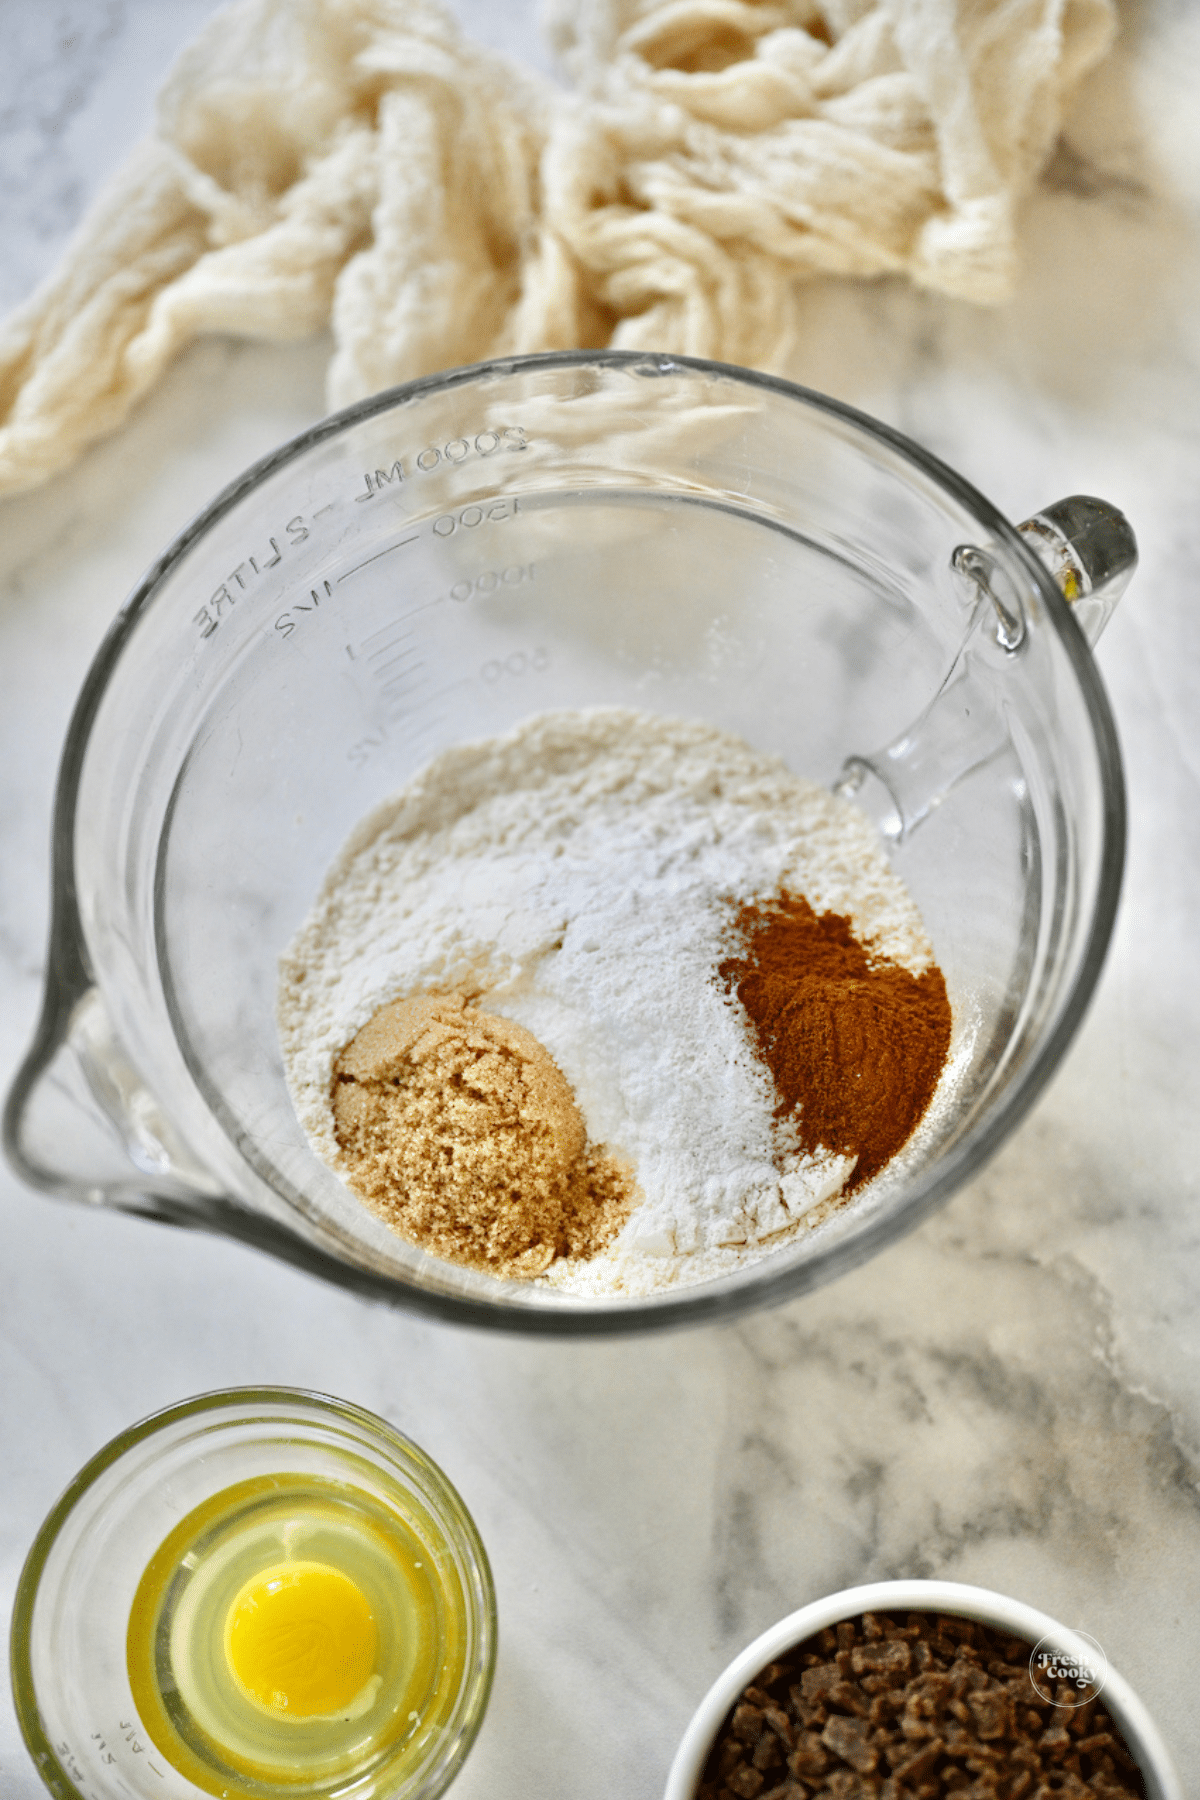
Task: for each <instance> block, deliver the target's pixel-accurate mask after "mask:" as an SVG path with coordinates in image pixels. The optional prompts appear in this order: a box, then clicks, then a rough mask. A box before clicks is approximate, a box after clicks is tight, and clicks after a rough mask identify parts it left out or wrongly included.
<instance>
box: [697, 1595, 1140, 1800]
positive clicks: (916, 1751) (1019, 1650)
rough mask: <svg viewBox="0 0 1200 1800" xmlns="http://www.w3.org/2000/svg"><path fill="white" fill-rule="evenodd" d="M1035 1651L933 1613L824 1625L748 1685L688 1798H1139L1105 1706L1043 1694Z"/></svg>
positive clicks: (1074, 1694) (1067, 1690) (1065, 1690)
mask: <svg viewBox="0 0 1200 1800" xmlns="http://www.w3.org/2000/svg"><path fill="white" fill-rule="evenodd" d="M1032 1650H1033V1645H1032V1644H1028V1643H1026V1642H1025V1641H1024V1639H1022V1638H1018V1637H1014V1636H1013V1635H1012V1634H1011V1633H1010V1632H1006V1631H998V1630H995V1629H994V1628H993V1627H991V1626H989V1625H981V1624H979V1623H977V1622H976V1621H975V1620H972V1619H960V1618H950V1617H943V1616H941V1615H938V1614H933V1613H908V1614H906V1615H904V1616H900V1615H898V1614H890V1613H862V1614H860V1615H859V1616H858V1617H857V1618H854V1619H848V1620H845V1621H843V1623H842V1624H840V1625H837V1626H830V1627H827V1628H826V1629H825V1630H824V1631H819V1632H817V1634H816V1635H815V1636H814V1637H811V1638H807V1639H806V1640H805V1641H804V1642H803V1643H802V1644H799V1645H797V1646H796V1648H795V1649H793V1650H789V1651H788V1652H787V1653H786V1655H784V1656H781V1657H780V1658H779V1660H778V1661H777V1662H773V1663H769V1664H768V1665H767V1667H766V1668H765V1669H761V1670H760V1671H759V1673H758V1674H757V1675H756V1676H755V1678H754V1680H753V1681H752V1682H751V1684H750V1686H749V1687H747V1688H746V1689H745V1690H744V1692H743V1693H742V1695H741V1696H740V1698H739V1699H738V1701H737V1702H736V1704H735V1705H734V1707H733V1709H732V1711H731V1712H730V1714H729V1716H728V1718H727V1719H726V1720H725V1723H724V1724H723V1725H722V1727H721V1729H720V1731H719V1732H718V1733H717V1737H716V1741H715V1743H714V1744H713V1748H712V1751H711V1753H710V1755H709V1757H708V1761H707V1763H706V1764H705V1767H704V1773H703V1775H702V1777H701V1780H700V1785H699V1787H698V1788H697V1790H696V1800H809V1797H810V1796H812V1795H818V1796H821V1797H822V1800H824V1797H825V1796H828V1797H829V1800H942V1796H946V1800H949V1797H950V1796H961V1797H962V1800H984V1797H986V1800H1133V1797H1135V1796H1136V1797H1137V1800H1144V1796H1145V1791H1146V1790H1145V1785H1144V1783H1143V1781H1142V1778H1141V1776H1140V1775H1139V1773H1138V1770H1137V1766H1136V1764H1135V1763H1134V1761H1133V1758H1132V1757H1131V1756H1130V1754H1129V1752H1128V1750H1127V1749H1126V1747H1125V1744H1124V1741H1123V1740H1122V1738H1121V1734H1120V1732H1119V1731H1118V1730H1117V1728H1116V1726H1115V1725H1114V1724H1113V1721H1112V1719H1111V1718H1110V1716H1109V1714H1108V1712H1107V1710H1106V1709H1105V1707H1104V1706H1103V1705H1102V1704H1101V1702H1100V1701H1099V1700H1098V1699H1096V1698H1095V1697H1094V1695H1091V1694H1090V1693H1088V1692H1087V1691H1086V1690H1085V1692H1084V1693H1080V1692H1079V1691H1077V1690H1076V1689H1073V1688H1071V1687H1070V1686H1069V1685H1068V1684H1066V1683H1063V1684H1061V1685H1060V1686H1059V1687H1058V1688H1057V1689H1056V1693H1055V1702H1054V1703H1052V1702H1051V1701H1050V1700H1048V1699H1046V1698H1045V1697H1044V1695H1043V1693H1042V1692H1040V1691H1039V1689H1038V1688H1036V1687H1035V1686H1034V1684H1033V1681H1032V1679H1031V1677H1030V1669H1029V1659H1030V1655H1031V1653H1032ZM1081 1700H1082V1704H1080V1701H1081Z"/></svg>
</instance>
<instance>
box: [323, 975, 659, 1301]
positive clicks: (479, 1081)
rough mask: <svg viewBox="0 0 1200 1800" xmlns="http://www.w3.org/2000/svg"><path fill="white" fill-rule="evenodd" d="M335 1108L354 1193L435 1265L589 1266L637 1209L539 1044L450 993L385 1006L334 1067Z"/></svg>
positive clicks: (629, 1186)
mask: <svg viewBox="0 0 1200 1800" xmlns="http://www.w3.org/2000/svg"><path fill="white" fill-rule="evenodd" d="M332 1101H333V1115H334V1129H335V1131H336V1133H337V1140H338V1144H339V1145H340V1147H341V1150H342V1154H343V1158H344V1161H345V1173H346V1177H347V1179H348V1181H349V1184H350V1186H351V1187H352V1188H353V1189H354V1191H355V1192H356V1193H357V1194H358V1195H359V1197H360V1198H361V1199H362V1200H364V1201H365V1202H366V1204H367V1205H368V1206H369V1207H370V1208H371V1209H372V1211H373V1212H375V1213H377V1214H378V1215H379V1217H380V1218H381V1219H383V1221H384V1222H385V1224H387V1225H390V1226H391V1228H392V1229H393V1230H394V1231H396V1232H397V1233H398V1234H399V1235H400V1236H401V1237H404V1238H407V1239H409V1240H410V1242H412V1243H414V1244H419V1245H420V1246H421V1247H422V1248H423V1249H425V1250H429V1251H430V1252H432V1254H433V1255H435V1256H442V1257H446V1258H448V1259H449V1260H451V1261H453V1262H461V1263H467V1264H470V1265H472V1266H474V1267H477V1268H484V1269H487V1270H488V1271H489V1272H490V1273H491V1274H494V1275H502V1276H506V1277H508V1278H510V1279H511V1278H520V1279H526V1280H528V1279H531V1278H532V1277H534V1276H537V1275H540V1274H542V1273H543V1272H544V1271H545V1270H546V1269H547V1268H548V1267H549V1266H550V1264H551V1263H552V1262H553V1261H554V1260H555V1258H556V1257H576V1258H582V1259H586V1258H588V1257H591V1256H595V1255H596V1253H597V1252H598V1251H600V1250H602V1249H603V1248H604V1247H605V1245H607V1244H608V1243H610V1242H611V1241H612V1239H613V1238H614V1237H615V1236H616V1234H617V1232H618V1231H619V1230H620V1229H621V1226H622V1225H623V1224H624V1223H625V1220H626V1218H627V1217H628V1215H629V1212H630V1209H631V1207H632V1205H633V1201H634V1198H635V1187H634V1182H633V1178H632V1175H631V1174H630V1172H629V1171H628V1170H627V1169H626V1168H625V1167H624V1166H623V1165H622V1164H620V1163H618V1162H617V1161H616V1160H615V1158H613V1157H612V1156H610V1155H609V1154H608V1152H607V1151H605V1150H604V1148H603V1146H596V1145H589V1144H588V1141H587V1132H586V1129H585V1127H584V1123H583V1119H582V1117H581V1115H580V1112H579V1108H578V1106H577V1105H576V1104H575V1096H574V1094H573V1093H572V1091H571V1087H570V1084H569V1083H568V1081H567V1080H566V1078H565V1077H564V1075H563V1074H562V1071H561V1070H560V1069H559V1067H558V1065H557V1063H556V1062H555V1061H554V1059H553V1057H552V1056H551V1055H550V1053H549V1051H548V1050H547V1049H546V1048H545V1046H544V1045H543V1044H540V1043H539V1042H538V1040H537V1038H535V1037H534V1036H533V1034H532V1033H531V1032H528V1031H526V1030H525V1029H524V1028H523V1027H522V1026H520V1025H515V1024H513V1022H512V1021H511V1020H509V1019H502V1018H499V1017H497V1015H496V1014H494V1013H488V1012H483V1011H480V1010H479V1009H478V1008H477V1007H474V1006H471V1005H469V1004H468V1003H467V1002H466V1001H464V1000H463V999H462V998H461V997H459V996H458V995H455V994H423V995H419V996H417V997H416V998H414V999H411V1000H393V1001H391V1002H390V1003H389V1004H388V1005H387V1006H383V1007H380V1009H379V1011H378V1012H377V1013H375V1014H374V1016H373V1017H372V1018H371V1019H369V1020H368V1021H367V1023H366V1024H365V1025H364V1026H363V1028H362V1030H361V1031H360V1032H359V1033H358V1035H357V1037H355V1038H354V1039H352V1041H351V1042H350V1043H349V1044H347V1045H346V1047H345V1049H344V1050H343V1051H342V1053H341V1055H340V1056H339V1057H338V1058H337V1060H336V1061H335V1063H334V1068H333V1092H332Z"/></svg>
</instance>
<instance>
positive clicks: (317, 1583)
mask: <svg viewBox="0 0 1200 1800" xmlns="http://www.w3.org/2000/svg"><path fill="white" fill-rule="evenodd" d="M378 1642H379V1634H378V1631H377V1629H376V1625H375V1618H374V1615H373V1614H372V1612H371V1608H370V1605H369V1604H368V1602H367V1599H366V1596H365V1595H364V1593H363V1591H362V1589H361V1588H360V1587H358V1586H357V1585H356V1583H355V1582H353V1581H351V1580H350V1578H349V1576H348V1575H343V1574H342V1573H341V1571H340V1570H338V1569H333V1568H330V1567H329V1565H328V1564H327V1563H314V1562H290V1563H276V1564H275V1565H273V1566H272V1567H271V1568H268V1569H264V1570H262V1571H261V1573H259V1574H258V1575H255V1576H254V1578H253V1579H252V1580H251V1581H248V1582H247V1583H246V1585H245V1587H244V1588H243V1589H242V1591H241V1593H240V1594H239V1595H238V1597H237V1599H236V1600H235V1601H234V1602H233V1605H232V1606H231V1607H230V1609H229V1613H228V1616H227V1619H226V1625H225V1655H226V1658H227V1659H228V1662H229V1667H230V1670H231V1671H232V1673H233V1675H234V1678H235V1679H236V1680H237V1682H238V1683H239V1685H240V1686H241V1687H242V1688H243V1689H244V1690H245V1692H246V1693H247V1694H248V1695H249V1696H250V1698H251V1699H253V1700H256V1701H257V1702H258V1704H259V1705H260V1706H265V1707H269V1708H270V1710H271V1711H272V1712H277V1713H280V1714H284V1715H286V1716H287V1717H288V1718H293V1719H311V1718H314V1717H316V1716H317V1715H319V1714H330V1713H338V1712H342V1711H344V1710H345V1709H346V1708H347V1707H348V1706H350V1704H351V1703H352V1701H353V1700H354V1699H355V1698H356V1696H357V1695H359V1694H360V1693H361V1692H362V1690H363V1688H364V1687H365V1686H366V1684H367V1682H368V1681H369V1680H370V1678H371V1675H372V1673H373V1671H374V1668H375V1656H376V1651H377V1648H378Z"/></svg>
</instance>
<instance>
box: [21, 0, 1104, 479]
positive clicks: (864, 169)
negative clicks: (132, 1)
mask: <svg viewBox="0 0 1200 1800" xmlns="http://www.w3.org/2000/svg"><path fill="white" fill-rule="evenodd" d="M550 28H551V32H552V36H553V39H554V42H555V45H556V48H557V49H558V51H559V53H560V54H561V56H562V59H563V63H564V66H565V68H566V69H567V71H568V72H569V74H570V76H571V77H572V79H573V80H574V83H575V90H574V92H570V93H568V92H564V91H561V90H559V89H558V88H556V87H554V86H553V85H552V84H550V83H549V82H547V81H545V80H543V79H542V78H541V77H539V76H535V75H533V74H530V73H528V72H525V71H522V70H521V69H519V68H517V67H516V66H514V65H513V64H512V63H510V62H508V61H506V60H505V59H504V58H502V57H501V56H499V55H497V54H495V53H493V52H491V51H488V50H485V49H481V48H480V47H479V46H477V45H474V44H472V43H471V42H469V41H468V40H467V39H466V37H465V36H464V35H463V34H462V32H461V31H460V30H459V28H458V27H457V25H456V24H455V22H454V21H453V20H452V19H451V17H450V16H449V15H448V14H447V13H446V12H445V11H444V10H443V9H442V7H441V6H440V5H439V4H438V3H437V0H237V3H236V4H234V5H232V6H229V7H227V8H225V9H224V10H223V11H222V12H221V13H219V14H217V15H216V16H215V17H214V18H213V20H212V21H211V23H210V24H209V26H208V28H207V29H206V30H205V31H204V32H203V33H202V34H201V36H200V37H199V38H198V39H197V40H196V42H195V43H194V44H192V45H191V47H190V48H189V49H188V50H187V51H185V53H184V54H183V56H182V57H181V58H180V60H179V62H178V64H177V65H176V67H175V69H174V70H173V72H172V74H171V75H170V77H169V78H168V80H167V83H166V85H165V87H164V89H163V92H162V94H161V96H160V99H159V108H158V124H157V130H156V132H155V134H154V135H153V136H152V137H151V138H150V139H149V140H148V141H146V142H145V143H143V144H142V145H141V147H140V148H139V149H138V151H137V152H136V154H135V155H134V156H133V157H132V158H131V160H130V162H129V164H128V165H127V166H126V168H125V169H124V170H123V171H122V172H121V173H120V175H119V176H118V177H117V178H116V179H115V180H114V181H113V182H112V183H111V184H110V186H109V187H108V188H107V190H106V191H105V192H104V193H103V194H102V196H101V197H100V199H99V200H98V201H97V203H96V204H95V206H94V207H93V209H92V211H91V213H90V214H89V216H88V218H87V219H86V220H85V222H84V224H83V227H82V229H81V231H80V232H79V234H78V236H77V237H76V239H75V241H74V243H73V244H72V246H71V248H70V250H69V252H68V254H67V256H66V258H65V260H64V263H63V266H62V268H61V269H60V270H59V272H58V273H57V274H56V275H55V276H54V277H53V279H52V280H51V281H50V282H49V283H48V284H47V285H46V286H45V287H43V288H42V290H41V291H40V292H39V293H37V294H35V295H34V297H33V298H32V300H30V301H29V302H28V303H27V304H26V305H25V306H24V307H23V308H21V309H20V310H19V311H18V312H16V313H15V314H13V315H12V316H11V317H10V318H9V319H8V320H7V321H6V322H5V324H4V325H3V327H2V328H0V420H2V424H0V491H5V490H8V491H12V490H16V489H19V488H22V487H28V486H32V485H33V484H34V483H36V482H37V481H40V480H42V479H43V478H44V477H46V476H48V475H50V474H52V473H53V472H54V471H55V470H57V469H60V468H62V467H63V466H64V465H65V464H66V463H68V462H69V461H70V460H71V459H72V458H73V457H74V456H75V455H77V454H78V452H79V451H80V450H81V449H82V448H83V447H84V446H85V445H86V444H88V443H89V442H91V441H92V440H93V439H95V438H97V437H99V436H100V435H102V434H103V433H104V432H106V431H109V430H111V429H112V428H113V427H114V426H116V425H117V424H118V423H119V422H120V421H121V420H122V419H123V418H124V417H125V415H126V413H127V412H128V411H129V408H130V406H131V405H132V404H133V402H134V401H135V400H136V399H137V398H138V397H139V396H140V395H142V394H144V393H145V392H146V391H147V390H148V389H149V388H150V387H151V386H152V385H153V383H154V382H155V381H156V380H157V379H158V377H159V375H160V374H161V373H162V371H163V368H164V366H165V365H166V363H167V362H168V360H169V359H170V358H171V357H172V356H174V355H175V353H176V352H177V351H178V350H179V349H180V348H181V347H182V346H183V345H184V344H186V343H188V342H189V340H191V339H192V338H194V337H196V336H198V335H200V334H201V333H206V332H228V333H233V334H235V335H240V336H246V337H258V338H276V339H283V338H298V337H302V336H305V335H307V334H309V333H311V332H315V331H318V330H320V329H321V328H322V327H324V326H325V325H326V324H328V323H330V322H331V323H332V327H333V334H334V339H335V342H336V352H335V355H334V357H333V361H332V364H331V367H330V372H329V398H330V403H331V404H332V405H334V406H339V405H344V404H346V403H347V402H349V401H351V400H354V399H357V398H358V397H360V396H361V395H364V394H368V393H371V392H373V391H374V390H376V389H378V388H381V387H384V386H387V385H388V384H390V383H392V382H396V381H401V380H405V379H408V378H410V377H413V376H416V375H422V374H426V373H428V372H430V371H432V370H436V369H440V368H448V367H452V366H454V365H456V364H460V363H468V362H473V361H476V360H478V359H480V358H483V357H487V356H492V355H502V354H506V353H509V352H513V351H527V350H552V349H568V348H579V347H593V346H601V345H615V346H618V347H625V348H638V349H654V350H666V351H674V352H681V353H688V354H692V355H696V356H707V357H716V358H719V359H722V360H725V361H728V362H737V363H745V364H749V365H751V366H754V367H758V368H765V369H772V368H775V369H778V368H780V367H782V366H784V365H785V364H786V361H787V358H788V355H789V352H790V350H791V348H792V346H793V342H794V337H795V311H794V308H795V284H796V280H797V278H798V277H801V276H812V275H818V274H836V275H881V274H889V273H899V274H905V275H907V276H909V277H910V278H911V279H912V280H913V281H916V282H918V283H920V284H921V285H922V286H924V287H928V288H934V289H937V290H939V291H941V292H942V293H945V294H950V295H954V296H956V297H959V298H961V299H966V300H975V301H983V302H989V301H996V300H1000V299H1002V298H1003V297H1004V296H1005V295H1006V293H1007V292H1008V290H1009V287H1010V283H1011V281H1012V277H1013V261H1014V226H1013V212H1014V206H1015V204H1016V201H1017V199H1018V198H1019V196H1020V194H1021V193H1022V192H1023V191H1024V190H1025V189H1027V188H1028V187H1029V186H1030V184H1031V183H1032V182H1033V180H1034V179H1035V178H1036V175H1037V173H1038V171H1039V169H1040V168H1041V166H1042V164H1043V162H1044V161H1045V158H1046V157H1047V155H1048V154H1049V152H1050V150H1051V148H1052V147H1053V143H1054V140H1055V136H1056V134H1057V131H1058V128H1059V120H1060V114H1061V108H1062V104H1063V99H1064V96H1065V94H1066V93H1067V91H1068V89H1069V88H1070V87H1071V85H1072V83H1074V82H1075V81H1076V80H1077V79H1078V77H1079V76H1080V75H1081V74H1082V73H1083V72H1084V71H1085V70H1086V69H1088V68H1089V67H1091V65H1092V64H1093V63H1095V62H1096V61H1097V59H1098V58H1099V57H1100V56H1102V55H1103V53H1104V51H1105V50H1106V49H1107V47H1108V45H1109V42H1110V41H1111V38H1112V35H1113V31H1114V14H1113V4H1112V0H554V3H553V6H552V10H551V16H550Z"/></svg>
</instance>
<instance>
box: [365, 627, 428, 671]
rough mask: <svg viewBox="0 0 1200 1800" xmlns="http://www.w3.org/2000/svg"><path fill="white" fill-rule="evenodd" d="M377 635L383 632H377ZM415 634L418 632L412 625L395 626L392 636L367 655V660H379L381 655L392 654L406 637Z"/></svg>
mask: <svg viewBox="0 0 1200 1800" xmlns="http://www.w3.org/2000/svg"><path fill="white" fill-rule="evenodd" d="M375 635H376V636H377V637H379V636H381V635H382V633H379V632H376V634H375ZM415 636H416V632H415V631H414V629H413V627H412V626H411V625H405V626H403V627H393V629H392V635H391V637H389V638H388V640H387V642H386V643H385V644H380V646H379V648H378V650H372V651H371V654H370V655H369V656H368V657H367V661H368V662H370V663H373V662H378V660H379V658H380V657H381V656H390V655H391V653H392V651H393V650H396V649H397V648H398V647H399V646H400V645H401V644H402V643H403V642H404V640H405V638H411V637H415Z"/></svg>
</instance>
